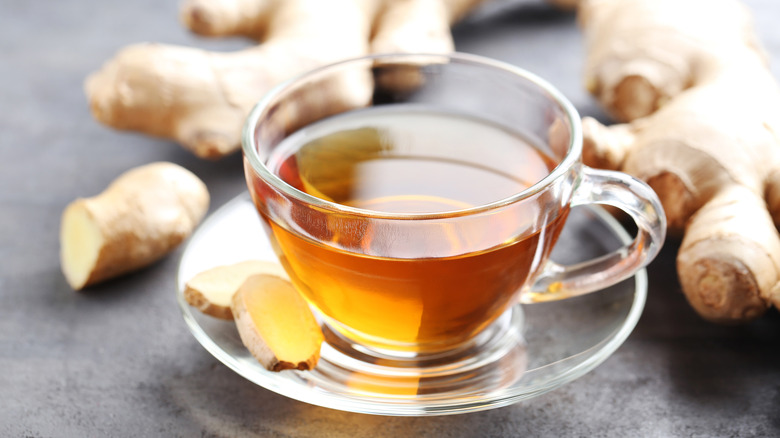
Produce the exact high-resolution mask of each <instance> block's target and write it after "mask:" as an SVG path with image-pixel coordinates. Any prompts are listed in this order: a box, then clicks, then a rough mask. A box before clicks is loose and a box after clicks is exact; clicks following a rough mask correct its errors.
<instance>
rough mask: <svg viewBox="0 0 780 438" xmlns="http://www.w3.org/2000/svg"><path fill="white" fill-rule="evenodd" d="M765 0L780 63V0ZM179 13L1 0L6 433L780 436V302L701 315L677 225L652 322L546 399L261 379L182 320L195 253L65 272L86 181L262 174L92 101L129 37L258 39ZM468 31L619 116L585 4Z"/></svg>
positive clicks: (654, 272)
mask: <svg viewBox="0 0 780 438" xmlns="http://www.w3.org/2000/svg"><path fill="white" fill-rule="evenodd" d="M747 3H748V5H749V6H750V7H751V8H752V9H753V10H754V13H755V16H756V22H757V25H758V29H759V33H760V35H761V38H762V41H763V43H764V45H765V46H766V48H767V50H768V51H769V53H770V54H771V57H772V58H773V60H774V61H775V64H776V65H777V64H780V29H778V27H777V25H776V19H777V18H778V17H779V16H780V4H778V3H777V2H776V1H773V0H751V1H748V2H747ZM702 13H703V15H704V14H706V10H703V11H702ZM176 14H177V12H176V2H174V1H170V0H169V1H158V0H137V1H117V0H112V1H100V2H96V1H87V0H70V1H43V0H0V370H2V371H1V372H0V436H9V437H21V436H30V437H49V436H52V437H55V436H56V437H87V436H274V437H304V436H323V437H342V436H344V437H346V436H387V437H395V436H406V437H411V436H436V437H471V436H480V437H510V436H587V437H626V436H648V437H666V436H692V437H715V436H778V435H780V412H778V407H780V349H778V344H779V343H780V317H778V314H777V312H776V311H772V312H770V313H769V314H768V315H767V316H766V317H764V318H762V319H761V320H759V321H756V322H754V323H752V324H750V325H747V326H743V327H718V326H713V325H710V324H708V323H705V322H703V321H701V320H700V319H699V318H698V317H697V316H695V315H694V313H693V312H692V310H690V308H689V307H688V306H687V304H686V303H685V300H684V298H683V297H682V295H681V294H680V289H679V285H678V283H677V280H676V277H675V273H674V254H675V252H676V248H675V247H676V243H675V242H674V241H671V242H669V244H668V245H667V247H666V248H665V249H664V251H663V254H662V255H661V256H660V258H659V259H658V260H657V261H656V262H654V263H653V264H652V266H651V267H650V269H649V273H650V284H651V286H650V287H651V290H650V297H649V301H648V303H647V307H646V309H645V311H644V314H643V316H642V319H641V320H640V322H639V325H638V327H637V328H636V330H635V331H634V333H633V334H632V335H631V336H630V338H629V339H628V341H627V342H626V343H625V344H624V345H623V346H622V347H621V348H620V349H619V350H618V351H617V352H616V353H615V354H614V355H613V356H612V357H611V358H609V359H608V360H607V361H606V362H605V363H604V364H602V365H601V366H600V367H598V368H597V369H595V370H594V371H593V372H591V373H589V374H587V375H586V376H584V377H582V378H580V379H579V380H577V381H575V382H573V383H571V384H568V385H566V386H564V387H562V388H560V389H558V390H556V391H554V392H551V393H548V394H546V395H543V396H540V397H538V398H535V399H532V400H529V401H526V402H522V403H519V404H516V405H513V406H509V407H505V408H501V409H496V410H492V411H486V412H481V413H475V414H468V415H461V416H451V417H437V418H391V417H377V416H369V415H357V414H350V413H344V412H339V411H335V410H329V409H325V408H320V407H314V406H309V405H306V404H303V403H299V402H296V401H292V400H289V399H286V398H283V397H281V396H278V395H276V394H274V393H272V392H270V391H267V390H265V389H263V388H260V387H258V386H255V385H253V384H251V383H249V382H248V381H246V380H244V379H243V378H242V377H240V376H238V375H236V374H235V373H233V372H232V371H230V370H229V369H228V368H226V367H225V366H223V365H222V364H221V363H219V362H217V361H216V360H215V359H214V358H213V357H212V356H211V355H209V354H208V353H207V352H206V351H205V350H204V349H203V348H201V347H200V346H199V344H197V342H196V341H195V339H194V338H193V337H192V336H191V335H190V334H189V332H188V330H187V329H186V327H185V325H184V322H183V321H182V318H181V316H180V314H179V310H178V308H177V305H176V302H175V297H174V291H173V288H174V274H175V269H176V265H177V261H178V256H179V255H180V254H181V252H180V251H177V252H176V253H174V254H172V255H171V256H170V257H168V258H166V259H165V260H163V261H162V262H160V263H158V264H156V265H154V266H152V267H150V268H148V269H145V270H143V271H142V272H138V273H136V274H132V275H129V276H127V277H124V278H122V279H119V280H116V281H111V282H108V283H106V284H104V285H102V286H99V287H95V288H93V289H91V290H90V291H89V292H85V293H74V292H72V291H71V290H70V289H69V288H68V286H67V285H66V283H65V280H64V279H63V277H62V275H61V273H60V270H59V263H58V253H57V252H58V242H57V237H58V227H59V215H60V213H61V211H62V209H63V208H64V206H65V205H66V204H67V203H68V202H70V201H71V200H72V199H74V198H75V197H77V196H90V195H93V194H95V193H97V192H99V191H100V190H102V188H103V187H105V186H106V185H107V184H108V182H109V181H111V179H113V178H114V177H115V176H116V175H118V174H119V173H120V172H122V171H124V170H126V169H128V168H131V167H133V166H136V165H140V164H144V163H148V162H151V161H156V160H169V161H173V162H176V163H179V164H181V165H183V166H185V167H187V168H189V169H191V170H192V171H194V172H195V173H196V174H198V175H199V176H200V177H201V178H202V179H203V180H204V181H205V182H206V183H207V184H208V186H209V189H210V191H211V193H212V197H213V202H212V209H213V208H217V207H219V206H220V205H222V204H223V203H224V202H226V201H227V200H229V199H230V198H232V197H233V196H234V195H236V194H238V193H240V192H241V191H242V190H244V182H243V178H242V174H241V172H242V170H241V166H240V158H239V157H238V156H232V157H229V158H227V159H225V160H222V161H219V162H216V163H214V162H205V161H201V160H199V159H197V158H194V157H193V156H191V155H190V154H189V153H188V152H185V151H183V150H182V149H181V148H179V147H178V146H176V145H175V144H173V143H171V142H168V141H164V140H159V139H152V138H148V137H144V136H141V135H136V134H130V133H121V132H115V131H112V130H110V129H108V128H105V127H103V126H101V125H99V124H97V123H96V122H94V121H93V120H92V118H91V117H90V115H89V112H88V108H87V105H86V102H85V99H84V97H83V93H82V81H83V79H84V78H85V76H86V75H87V74H88V73H89V72H91V71H93V70H95V69H97V68H98V67H99V66H100V65H101V64H102V63H103V62H104V60H106V59H107V58H108V57H110V56H111V55H112V54H113V53H114V52H115V51H116V50H118V49H119V48H120V47H121V46H123V45H126V44H129V43H133V42H138V41H148V40H154V41H161V42H166V43H182V44H188V45H198V46H201V47H209V48H215V49H225V50H228V49H232V48H237V47H243V46H244V45H246V44H247V43H246V42H244V41H238V40H222V41H210V40H204V39H200V38H197V37H194V36H191V35H189V34H187V32H186V31H184V30H183V29H182V28H181V27H180V26H179V24H178V22H177V19H176V16H177V15H176ZM337 25H338V24H337V23H334V26H337ZM455 34H456V41H457V44H458V48H459V49H460V50H461V51H466V52H473V53H479V54H484V55H488V56H492V57H496V58H499V59H503V60H506V61H509V62H512V63H514V64H517V65H519V66H521V67H525V68H527V69H529V70H532V71H534V72H536V73H538V74H540V75H541V76H543V77H545V78H547V79H549V80H550V81H551V82H553V83H554V84H555V85H556V86H558V87H559V88H560V89H561V90H562V91H563V92H564V93H565V94H566V95H567V96H569V97H570V98H571V100H572V101H573V102H574V103H575V105H576V106H577V107H578V109H580V110H581V112H583V113H585V114H590V115H596V116H602V114H601V113H600V111H599V109H598V107H597V106H596V105H595V103H594V102H593V101H592V100H591V99H590V98H589V97H588V96H587V95H586V94H585V92H584V91H583V90H582V87H581V81H580V72H581V65H582V51H581V41H580V35H579V31H578V29H577V28H576V24H575V20H574V17H573V15H570V14H563V13H560V12H556V11H554V10H552V9H550V8H549V7H547V6H545V5H543V4H541V3H537V2H534V1H531V0H526V1H520V2H507V1H498V2H497V3H494V4H492V5H490V6H488V7H486V8H485V9H484V10H483V11H482V13H480V14H478V15H477V16H476V17H475V18H472V19H470V20H468V21H467V22H465V23H463V24H461V25H460V26H458V28H457V29H456V32H455ZM775 68H776V67H775ZM774 71H775V72H777V71H778V70H777V69H775V70H774ZM778 76H779V77H780V75H778ZM724 104H728V103H727V102H724Z"/></svg>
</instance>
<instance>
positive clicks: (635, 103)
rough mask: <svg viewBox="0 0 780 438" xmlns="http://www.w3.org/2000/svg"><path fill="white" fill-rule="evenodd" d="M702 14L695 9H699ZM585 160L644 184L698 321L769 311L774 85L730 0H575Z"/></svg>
mask: <svg viewBox="0 0 780 438" xmlns="http://www.w3.org/2000/svg"><path fill="white" fill-rule="evenodd" d="M702 11H706V14H705V15H702ZM579 14H580V15H579V17H580V20H581V23H582V26H583V27H584V29H585V33H586V40H587V43H588V46H587V53H588V57H587V67H586V72H587V78H586V84H588V86H589V88H590V90H591V91H592V92H593V93H594V94H595V95H596V96H597V97H598V98H599V99H600V100H601V102H602V104H603V105H604V106H605V107H606V108H607V109H608V110H609V111H610V113H611V114H612V115H613V116H614V117H615V118H617V119H619V120H623V121H629V122H630V123H625V124H618V125H614V126H611V127H605V126H603V125H601V124H599V123H598V122H597V121H595V120H593V119H588V118H586V119H585V120H584V124H583V127H584V131H585V132H584V136H585V151H584V154H583V156H584V159H585V162H586V164H589V165H593V166H597V167H606V168H611V169H618V170H622V171H625V172H627V173H630V174H632V175H634V176H636V177H639V178H641V179H644V180H645V181H647V182H648V183H649V184H650V186H652V187H653V189H654V190H655V191H656V192H657V193H658V195H659V198H660V199H661V202H662V204H663V206H664V209H665V210H666V215H667V219H668V224H669V228H670V232H672V233H674V232H677V233H681V232H682V231H683V229H684V238H683V241H682V246H681V248H680V251H679V254H678V256H677V267H678V269H677V270H678V275H679V278H680V283H681V285H682V288H683V292H684V293H685V295H686V297H687V299H688V301H689V302H690V303H691V305H692V306H693V307H694V309H695V310H696V311H697V312H698V313H699V314H700V315H701V316H703V317H704V318H706V319H708V320H712V321H716V322H721V323H739V322H744V321H748V320H751V319H754V318H756V317H758V316H760V315H762V314H763V313H764V311H765V310H766V309H767V308H768V307H769V305H772V304H773V305H775V306H776V307H777V306H780V288H779V287H780V286H779V283H780V238H779V237H778V231H777V228H776V223H777V222H776V221H774V222H773V219H772V218H773V217H775V218H778V217H780V202H778V201H780V185H778V183H780V177H779V176H780V172H779V171H780V135H778V134H780V87H778V84H777V82H776V81H775V80H774V78H773V77H772V74H771V72H770V71H769V69H768V68H767V65H766V60H765V56H764V53H763V52H762V51H761V50H760V48H759V45H758V43H757V41H756V37H755V35H754V34H753V31H752V27H751V21H750V16H749V13H748V12H747V11H746V10H745V9H744V7H743V6H742V5H741V4H740V3H738V2H737V1H734V0H710V1H703V0H685V1H682V0H680V1H677V0H639V1H630V2H627V1H622V0H586V1H583V2H581V5H580V11H579Z"/></svg>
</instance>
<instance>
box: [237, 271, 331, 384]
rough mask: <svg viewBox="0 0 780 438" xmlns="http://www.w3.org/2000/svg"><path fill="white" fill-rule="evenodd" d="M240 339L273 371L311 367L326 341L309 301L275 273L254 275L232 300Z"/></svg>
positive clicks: (253, 354)
mask: <svg viewBox="0 0 780 438" xmlns="http://www.w3.org/2000/svg"><path fill="white" fill-rule="evenodd" d="M231 309H232V311H233V316H234V318H235V320H236V327H237V328H238V333H239V335H240V336H241V341H242V342H243V343H244V345H245V346H246V347H247V348H248V349H249V352H250V353H252V356H254V357H255V358H256V359H257V360H258V361H259V362H260V363H261V364H263V366H264V367H266V368H267V369H268V370H270V371H282V370H292V369H298V370H311V369H313V368H314V366H315V365H316V364H317V361H318V360H319V358H320V346H321V345H322V341H323V340H324V336H323V335H322V331H321V330H320V326H319V325H318V324H317V321H316V320H315V319H314V315H313V314H312V313H311V309H309V306H308V304H307V303H306V301H305V300H304V299H303V297H301V295H300V294H299V293H298V291H297V290H296V289H295V288H294V287H293V285H292V284H291V283H290V282H289V281H286V280H283V279H281V278H279V277H277V276H274V275H265V274H261V275H253V276H251V277H249V278H248V279H247V280H246V281H245V282H244V283H243V284H242V285H241V287H240V288H239V289H238V292H236V293H235V295H233V300H232V303H231Z"/></svg>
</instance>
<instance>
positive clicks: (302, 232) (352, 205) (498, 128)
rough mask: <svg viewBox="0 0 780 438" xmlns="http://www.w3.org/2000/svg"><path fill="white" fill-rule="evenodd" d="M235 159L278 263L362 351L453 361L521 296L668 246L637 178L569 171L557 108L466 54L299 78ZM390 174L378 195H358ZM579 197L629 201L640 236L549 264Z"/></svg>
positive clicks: (269, 105) (336, 331)
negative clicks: (240, 160) (582, 258)
mask: <svg viewBox="0 0 780 438" xmlns="http://www.w3.org/2000/svg"><path fill="white" fill-rule="evenodd" d="M243 152H244V167H245V174H246V179H247V184H248V187H249V190H250V193H251V195H252V199H253V201H254V203H255V205H256V207H257V210H258V212H259V213H260V216H261V218H262V221H263V223H264V226H265V228H266V230H267V232H268V235H269V237H270V240H271V243H272V246H273V247H274V250H275V251H276V253H277V256H278V257H279V259H280V261H281V263H282V264H283V266H284V267H285V269H286V270H287V272H288V273H289V275H290V278H291V279H292V281H293V282H294V283H295V285H296V287H297V288H298V289H299V290H300V292H301V293H302V294H303V296H304V297H305V298H306V299H307V301H308V302H309V303H310V304H311V306H312V308H313V309H314V310H315V312H316V313H317V315H318V316H319V317H320V318H321V320H322V321H324V323H325V324H326V326H327V328H328V329H329V330H330V331H332V334H333V336H331V339H334V340H333V342H335V343H340V344H343V345H347V346H348V347H340V348H342V349H344V348H347V349H351V350H352V351H353V352H354V354H353V356H355V357H358V356H359V357H360V358H361V360H368V361H374V362H377V361H381V360H390V359H392V360H400V361H403V360H406V359H408V360H413V361H415V363H416V364H419V363H421V362H420V361H421V360H422V361H424V360H428V359H431V358H434V359H435V361H437V363H441V362H442V361H445V362H446V360H447V359H446V358H448V357H460V358H461V359H462V357H463V355H462V353H463V352H464V351H474V349H478V348H479V342H480V341H479V339H480V334H481V333H485V332H486V331H487V330H486V329H487V328H488V327H491V326H494V325H495V323H496V321H498V320H499V319H500V318H499V317H500V316H501V315H502V314H504V313H505V312H507V310H508V309H510V308H511V307H512V306H514V305H515V304H517V303H518V302H519V303H531V302H538V301H549V300H558V299H563V298H568V297H573V296H577V295H582V294H585V293H590V292H594V291H598V290H601V289H604V288H606V287H607V286H610V285H612V284H615V283H617V282H619V281H621V280H624V279H626V278H628V277H630V276H632V275H633V274H634V273H635V272H636V271H637V270H639V269H641V268H642V267H644V266H645V265H646V264H647V263H649V262H650V261H651V260H652V259H653V258H654V257H655V256H656V254H657V253H658V251H659V249H660V246H661V244H662V243H663V240H664V235H665V217H664V214H663V211H662V208H661V205H660V203H659V201H658V198H657V197H656V195H655V194H654V192H653V191H652V190H651V189H650V188H649V187H648V186H647V185H646V184H644V183H643V182H641V181H639V180H637V179H635V178H633V177H631V176H629V175H626V174H623V173H620V172H613V171H604V170H597V169H592V168H589V167H587V166H585V165H583V164H582V161H581V154H582V133H581V126H580V117H579V115H578V114H577V111H576V110H575V109H574V107H573V106H572V105H571V103H569V102H568V101H567V100H566V99H565V98H564V97H563V96H562V95H561V94H560V93H559V92H558V91H557V90H555V88H553V87H552V86H551V85H550V84H548V83H546V82H545V81H543V80H542V79H540V78H538V77H536V76H534V75H533V74H531V73H528V72H526V71H524V70H522V69H519V68H517V67H514V66H511V65H507V64H504V63H501V62H498V61H493V60H489V59H485V58H481V57H477V56H471V55H464V54H449V55H430V54H427V55H423V54H418V55H407V54H403V55H402V54H397V55H376V56H369V57H363V58H359V59H352V60H348V61H344V62H339V63H336V64H332V65H329V66H326V67H322V68H319V69H316V70H313V71H311V72H308V73H306V74H303V75H300V76H298V77H295V78H293V79H291V80H289V81H287V82H285V83H283V84H281V85H279V86H277V87H275V88H274V89H273V90H271V91H270V92H269V93H268V94H267V95H266V96H265V97H264V98H263V99H262V100H261V101H260V102H259V103H258V104H257V106H256V107H255V108H254V109H253V110H252V112H251V114H250V115H249V117H248V120H247V122H246V125H245V128H244V132H243ZM447 169H449V170H447ZM388 175H389V176H388ZM386 176H388V178H391V179H393V178H394V179H393V181H394V182H393V184H391V185H392V190H390V192H387V193H386V192H384V191H383V190H385V188H384V186H383V187H380V188H379V189H376V190H375V191H372V190H374V186H373V185H372V184H374V183H375V182H376V180H378V179H381V178H384V177H386ZM380 185H381V184H380ZM583 204H605V205H610V206H613V207H617V208H619V209H620V210H623V211H625V212H626V213H628V215H629V216H630V217H631V218H633V220H634V221H635V223H636V225H637V228H638V231H637V235H636V237H635V239H634V241H633V243H632V244H630V245H628V246H626V247H624V248H620V249H618V250H616V251H614V252H612V253H609V254H606V255H604V256H601V257H599V258H596V259H593V260H590V261H586V262H582V263H578V264H575V265H565V266H564V265H560V264H557V263H554V262H553V261H551V260H550V259H549V257H550V253H551V251H552V249H553V247H554V245H555V243H556V240H557V238H558V235H559V233H560V231H561V229H562V228H563V226H564V224H565V222H566V218H567V215H568V213H569V210H570V209H571V208H572V207H576V206H578V205H583ZM329 342H331V341H329ZM458 354H460V356H458Z"/></svg>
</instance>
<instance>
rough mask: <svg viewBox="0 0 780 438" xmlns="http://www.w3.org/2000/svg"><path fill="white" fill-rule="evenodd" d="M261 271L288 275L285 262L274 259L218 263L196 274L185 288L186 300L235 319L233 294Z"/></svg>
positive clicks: (218, 315) (196, 305)
mask: <svg viewBox="0 0 780 438" xmlns="http://www.w3.org/2000/svg"><path fill="white" fill-rule="evenodd" d="M259 274H267V275H275V276H277V277H280V278H284V279H287V278H288V277H287V273H286V272H285V271H284V268H282V265H280V264H278V263H273V262H263V261H260V260H248V261H244V262H240V263H235V264H232V265H223V266H217V267H214V268H211V269H208V270H206V271H203V272H201V273H199V274H197V275H196V276H194V277H192V278H191V279H190V280H189V281H188V282H187V284H186V285H185V287H184V299H185V300H187V303H189V304H190V305H191V306H193V307H195V308H197V309H198V310H200V311H201V312H203V313H205V314H206V315H210V316H213V317H215V318H220V319H227V320H232V319H233V312H232V310H231V309H230V303H231V302H232V300H233V295H235V293H236V291H238V288H239V287H241V285H242V284H243V283H244V281H246V279H247V278H249V277H251V276H253V275H259Z"/></svg>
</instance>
